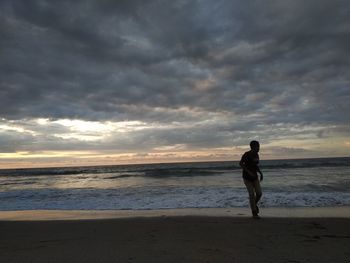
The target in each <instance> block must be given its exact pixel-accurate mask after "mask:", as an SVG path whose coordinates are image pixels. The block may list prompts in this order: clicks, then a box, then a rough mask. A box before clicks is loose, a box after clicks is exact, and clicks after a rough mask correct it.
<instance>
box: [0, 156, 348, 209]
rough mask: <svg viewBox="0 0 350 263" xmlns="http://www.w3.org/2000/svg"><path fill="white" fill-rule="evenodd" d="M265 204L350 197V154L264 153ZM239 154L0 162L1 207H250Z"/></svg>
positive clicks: (341, 202)
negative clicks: (60, 163) (228, 157)
mask: <svg viewBox="0 0 350 263" xmlns="http://www.w3.org/2000/svg"><path fill="white" fill-rule="evenodd" d="M260 167H261V170H262V171H263V173H264V180H263V182H262V183H261V186H262V190H263V197H262V199H261V204H260V206H261V207H325V206H327V207H330V206H332V207H333V206H349V205H350V190H349V189H350V157H345V158H321V159H299V160H262V161H261V163H260ZM241 174H242V172H241V168H240V167H239V164H238V161H231V162H201V163H171V164H146V165H140V164H139V165H120V166H95V167H66V168H36V169H3V170H0V210H2V211H6V210H39V209H47V210H51V209H58V210H110V209H132V210H138V209H167V208H209V207H210V208H223V207H248V194H247V191H246V189H245V186H244V184H243V181H242V175H241Z"/></svg>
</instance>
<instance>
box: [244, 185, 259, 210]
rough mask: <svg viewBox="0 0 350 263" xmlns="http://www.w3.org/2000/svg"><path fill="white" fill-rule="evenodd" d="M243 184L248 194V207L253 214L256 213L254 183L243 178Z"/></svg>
mask: <svg viewBox="0 0 350 263" xmlns="http://www.w3.org/2000/svg"><path fill="white" fill-rule="evenodd" d="M244 184H245V186H246V187H247V191H248V194H249V204H250V208H251V209H252V213H253V216H255V215H257V214H258V213H257V209H256V202H255V200H256V199H255V191H254V184H253V182H252V181H249V180H246V179H244Z"/></svg>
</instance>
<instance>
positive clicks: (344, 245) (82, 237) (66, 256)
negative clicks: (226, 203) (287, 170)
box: [0, 209, 350, 263]
mask: <svg viewBox="0 0 350 263" xmlns="http://www.w3.org/2000/svg"><path fill="white" fill-rule="evenodd" d="M171 211H172V212H171ZM176 211H177V213H176ZM189 211H192V214H191V213H189ZM214 211H215V209H214V210H212V209H209V210H208V209H203V210H202V211H201V212H199V211H198V209H195V210H187V212H186V211H184V210H182V209H181V210H169V211H162V215H159V214H157V212H155V213H154V214H152V211H149V212H148V213H149V214H147V212H145V213H144V214H142V212H139V213H141V215H140V214H133V213H132V212H130V211H129V214H128V216H124V217H123V216H119V217H117V216H116V213H118V212H117V211H114V212H115V214H114V218H112V217H111V218H109V219H96V218H95V219H82V218H81V217H83V216H80V218H79V217H77V215H75V217H74V216H72V214H71V215H70V218H69V219H74V220H68V219H67V218H66V219H63V218H58V219H54V218H51V220H48V219H47V218H46V220H33V219H29V218H27V219H25V218H23V214H22V219H23V220H16V219H14V218H12V219H5V218H4V212H0V220H1V221H0V233H1V235H0V262H38V263H41V262H45V263H47V262H64V263H68V262H294V263H296V262H350V250H349V248H350V218H349V216H346V215H347V214H348V213H347V212H346V210H343V212H342V213H343V214H344V215H345V216H343V217H342V218H341V217H334V216H333V217H328V218H326V217H320V216H318V217H317V216H316V217H300V216H294V217H293V216H291V217H288V216H284V217H282V216H281V217H266V216H265V217H263V218H262V219H260V220H254V219H252V218H250V217H249V216H247V215H246V214H241V212H240V210H235V209H234V210H233V211H234V212H232V210H227V209H226V210H225V209H221V210H220V209H219V210H216V211H221V213H224V214H225V211H231V214H235V213H238V214H240V215H236V216H227V215H226V216H223V215H221V214H220V213H219V214H213V212H214ZM237 211H238V212H237ZM329 211H331V210H329ZM30 212H32V213H34V211H27V213H28V214H29V213H30ZM44 212H45V211H42V213H44ZM50 212H51V213H54V212H55V211H46V213H48V214H50ZM56 212H57V211H56ZM80 212H81V213H84V212H85V216H86V214H88V213H89V212H90V213H92V211H80ZM119 212H120V213H123V211H119ZM12 213H13V214H16V213H17V214H18V213H21V212H12ZM22 213H23V212H22ZM67 213H68V212H67ZM76 213H79V211H76ZM94 213H96V214H95V216H96V215H98V212H94ZM124 213H126V212H125V211H124ZM193 213H194V214H193ZM196 213H197V214H200V215H196ZM201 213H202V214H203V213H206V215H201ZM226 213H227V212H226ZM61 214H64V212H62V211H61ZM126 214H127V213H126ZM145 214H147V215H145ZM279 214H281V213H279ZM332 214H333V215H334V211H333V213H332ZM135 215H136V216H135ZM51 216H52V214H51ZM37 219H40V218H37ZM41 219H43V218H41Z"/></svg>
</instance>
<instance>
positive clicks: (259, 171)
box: [256, 166, 264, 181]
mask: <svg viewBox="0 0 350 263" xmlns="http://www.w3.org/2000/svg"><path fill="white" fill-rule="evenodd" d="M256 168H257V171H258V173H259V174H260V181H262V180H263V179H264V175H263V173H262V172H261V170H260V168H259V166H257V167H256Z"/></svg>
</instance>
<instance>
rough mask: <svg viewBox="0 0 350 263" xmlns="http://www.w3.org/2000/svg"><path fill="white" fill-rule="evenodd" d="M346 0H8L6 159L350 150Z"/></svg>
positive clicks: (306, 154)
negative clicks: (254, 143) (252, 145)
mask: <svg viewBox="0 0 350 263" xmlns="http://www.w3.org/2000/svg"><path fill="white" fill-rule="evenodd" d="M349 25H350V2H349V1H347V0H308V1H303V0H283V1H281V0H264V1H249V0H241V1H239V0H216V1H211V0H194V1H190V0H185V1H184V0H171V1H165V0H164V1H160V0H148V1H144V0H125V1H124V0H118V1H113V0H95V1H93V0H83V1H79V0H74V1H73V0H61V1H48V0H47V1H44V0H12V1H11V0H1V1H0V168H15V167H44V166H77V165H104V164H106V165H109V164H112V165H114V164H124V163H157V162H187V161H221V160H238V159H239V158H240V157H241V155H242V154H243V153H244V152H245V151H247V150H248V149H249V142H250V141H251V140H253V139H254V140H258V141H260V144H261V152H260V158H261V159H280V158H313V157H336V156H350V114H349V113H350V106H349V105H350V103H349V101H350V56H349V53H350V26H349Z"/></svg>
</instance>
